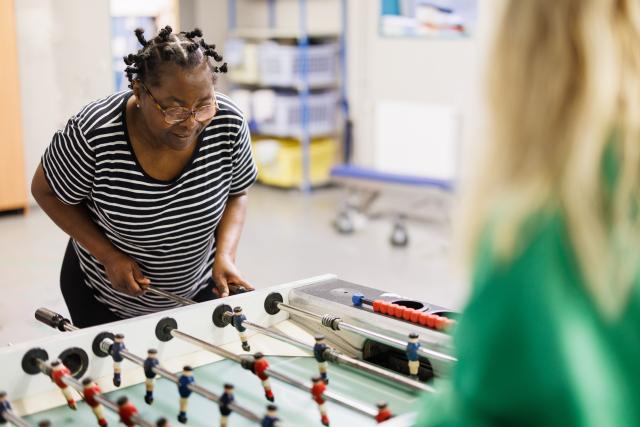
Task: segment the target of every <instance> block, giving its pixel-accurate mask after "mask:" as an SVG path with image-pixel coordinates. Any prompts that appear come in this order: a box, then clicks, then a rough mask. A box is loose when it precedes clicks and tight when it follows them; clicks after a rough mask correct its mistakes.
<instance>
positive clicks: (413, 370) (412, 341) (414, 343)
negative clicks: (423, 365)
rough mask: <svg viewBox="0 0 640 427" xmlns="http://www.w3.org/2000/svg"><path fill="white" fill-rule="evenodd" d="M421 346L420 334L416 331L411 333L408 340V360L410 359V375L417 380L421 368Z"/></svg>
mask: <svg viewBox="0 0 640 427" xmlns="http://www.w3.org/2000/svg"><path fill="white" fill-rule="evenodd" d="M419 348H420V343H419V342H418V334H416V333H415V332H412V333H410V334H409V341H408V342H407V360H408V361H409V375H410V376H411V378H413V379H416V380H417V379H418V371H419V369H420V359H419V358H418V349H419Z"/></svg>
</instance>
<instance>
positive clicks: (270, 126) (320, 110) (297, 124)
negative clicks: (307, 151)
mask: <svg viewBox="0 0 640 427" xmlns="http://www.w3.org/2000/svg"><path fill="white" fill-rule="evenodd" d="M337 102H338V96H337V93H336V92H323V93H313V94H310V95H309V97H308V104H307V105H308V111H309V122H308V129H309V134H310V136H311V137H317V136H326V135H332V134H335V132H336V111H337V110H338V108H337ZM256 130H257V131H258V132H259V133H262V134H265V135H273V136H281V137H295V138H297V137H300V136H301V135H302V107H301V102H300V97H299V96H298V95H296V94H281V93H276V96H275V103H274V111H273V116H272V117H270V118H269V119H265V120H261V121H258V122H257V123H256Z"/></svg>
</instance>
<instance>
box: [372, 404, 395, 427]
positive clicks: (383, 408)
mask: <svg viewBox="0 0 640 427" xmlns="http://www.w3.org/2000/svg"><path fill="white" fill-rule="evenodd" d="M376 406H377V407H378V415H376V421H377V422H378V423H381V422H383V421H387V420H388V419H389V418H391V417H393V414H392V413H391V411H390V410H389V408H388V406H387V402H380V403H378V404H377V405H376Z"/></svg>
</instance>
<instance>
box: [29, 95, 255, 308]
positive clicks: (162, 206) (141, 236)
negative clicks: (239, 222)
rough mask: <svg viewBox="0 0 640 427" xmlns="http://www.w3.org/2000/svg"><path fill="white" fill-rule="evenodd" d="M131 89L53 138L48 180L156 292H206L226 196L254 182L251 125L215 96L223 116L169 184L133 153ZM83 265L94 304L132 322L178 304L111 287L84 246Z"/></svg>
mask: <svg viewBox="0 0 640 427" xmlns="http://www.w3.org/2000/svg"><path fill="white" fill-rule="evenodd" d="M131 95H132V93H131V91H125V92H120V93H116V94H114V95H112V96H109V97H107V98H104V99H101V100H98V101H95V102H92V103H91V104H89V105H87V106H85V107H84V108H83V109H82V110H81V111H80V113H78V114H77V115H75V116H74V117H72V118H71V119H70V120H69V121H68V123H67V125H66V127H65V129H64V130H61V131H58V132H56V134H55V135H54V137H53V140H52V141H51V144H50V145H49V147H48V148H47V150H46V151H45V153H44V155H43V157H42V166H43V168H44V172H45V176H46V178H47V181H48V183H49V185H50V186H51V188H52V190H53V191H54V193H55V194H56V196H57V197H58V199H60V200H61V201H62V202H63V203H65V204H69V205H75V204H80V203H84V204H85V205H86V206H87V208H88V210H89V213H90V215H91V218H92V220H93V221H94V222H95V223H96V224H97V225H98V227H99V228H100V230H102V232H103V233H104V234H105V235H106V236H107V238H108V239H109V240H110V241H111V242H112V243H113V245H114V246H115V247H117V248H118V249H119V250H121V251H122V252H124V253H125V254H127V255H128V256H130V257H132V258H133V259H135V260H136V261H137V262H138V264H139V265H140V269H141V271H142V273H143V274H144V275H145V276H146V277H148V278H149V279H150V280H151V283H152V284H153V285H155V286H156V287H158V288H162V289H165V290H167V291H171V292H174V293H176V294H178V295H181V296H183V297H186V298H191V297H193V296H194V295H195V294H196V293H197V292H198V291H199V290H201V289H202V288H203V287H205V286H207V281H208V280H210V278H211V268H212V265H213V259H214V255H215V250H216V242H215V237H214V231H215V229H216V227H217V225H218V222H219V221H220V219H221V217H222V214H223V211H224V208H225V205H226V202H227V198H228V197H229V195H233V194H237V193H240V192H242V191H244V190H246V189H247V188H248V187H249V186H250V185H251V184H253V182H254V181H255V179H256V167H255V164H254V162H253V158H252V155H251V140H250V135H249V131H248V129H247V124H246V122H245V120H244V118H243V115H242V113H241V112H240V110H239V109H238V108H237V107H236V105H235V104H234V103H233V102H232V101H231V100H230V99H229V98H228V97H226V96H224V95H222V94H219V93H218V94H216V96H217V100H218V104H219V111H218V113H217V114H216V116H215V117H214V118H213V120H212V121H211V123H210V124H209V125H208V126H207V127H206V128H205V129H204V130H203V131H202V133H201V134H200V136H199V138H198V143H197V144H198V146H197V148H196V150H195V151H194V154H193V157H192V159H191V161H190V163H189V164H188V165H187V166H186V167H185V169H184V170H183V171H182V172H181V173H180V175H178V177H177V178H175V179H173V180H171V181H160V180H157V179H154V178H152V177H150V176H148V175H147V174H146V173H145V172H144V170H143V169H142V167H141V166H140V164H139V163H138V160H137V159H136V156H135V154H134V152H133V150H132V148H131V143H130V141H129V139H128V138H129V137H128V133H127V128H126V122H125V119H126V116H125V107H126V102H127V100H128V99H129V97H130V96H131ZM74 247H75V249H76V252H77V254H78V258H79V259H80V267H81V269H82V271H83V272H84V274H85V278H86V279H85V280H86V285H87V286H89V287H90V288H91V289H92V291H93V293H94V295H95V297H96V299H98V301H100V302H102V303H104V304H105V305H107V307H109V309H110V310H111V311H112V312H114V313H115V314H116V315H118V316H120V317H123V318H127V317H131V316H137V315H141V314H147V313H151V312H155V311H159V310H163V309H167V308H171V307H174V306H175V303H173V302H171V301H167V300H166V299H162V298H158V297H155V296H154V295H149V294H146V295H143V296H141V297H129V296H127V295H125V294H123V293H120V292H118V291H116V290H114V289H113V288H112V287H111V285H110V284H109V281H108V279H107V276H106V273H105V269H104V267H103V266H102V265H101V264H100V263H99V262H98V261H97V260H96V258H95V257H93V255H91V254H90V253H89V252H88V251H87V250H86V249H85V248H83V247H82V246H81V245H80V244H79V243H78V242H75V241H74Z"/></svg>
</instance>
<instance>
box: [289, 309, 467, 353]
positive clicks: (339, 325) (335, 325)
mask: <svg viewBox="0 0 640 427" xmlns="http://www.w3.org/2000/svg"><path fill="white" fill-rule="evenodd" d="M277 305H278V308H280V309H281V310H284V311H287V312H289V313H293V314H298V315H301V316H304V317H307V318H309V319H312V320H316V321H319V322H320V323H322V324H323V325H324V326H326V327H328V328H331V329H334V330H345V331H350V332H353V333H356V334H358V335H361V336H364V337H368V338H371V339H373V340H375V341H378V342H382V343H385V344H388V345H390V346H392V347H395V348H397V349H399V350H404V349H405V348H406V347H407V342H406V341H402V340H399V339H396V338H392V337H390V336H387V335H383V334H380V333H378V332H374V331H371V330H369V329H365V328H361V327H359V326H355V325H352V324H350V323H347V322H345V321H343V320H342V319H340V318H339V317H337V316H332V315H329V314H317V313H313V312H311V311H308V310H305V309H303V308H299V307H294V306H292V305H289V304H286V303H284V302H278V303H277ZM418 351H419V352H420V353H421V354H422V355H423V356H427V357H432V358H434V359H438V360H444V361H447V362H457V361H458V359H457V358H455V357H453V356H449V355H448V354H444V353H441V352H439V351H435V350H429V349H428V348H424V347H420V348H419V349H418Z"/></svg>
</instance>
